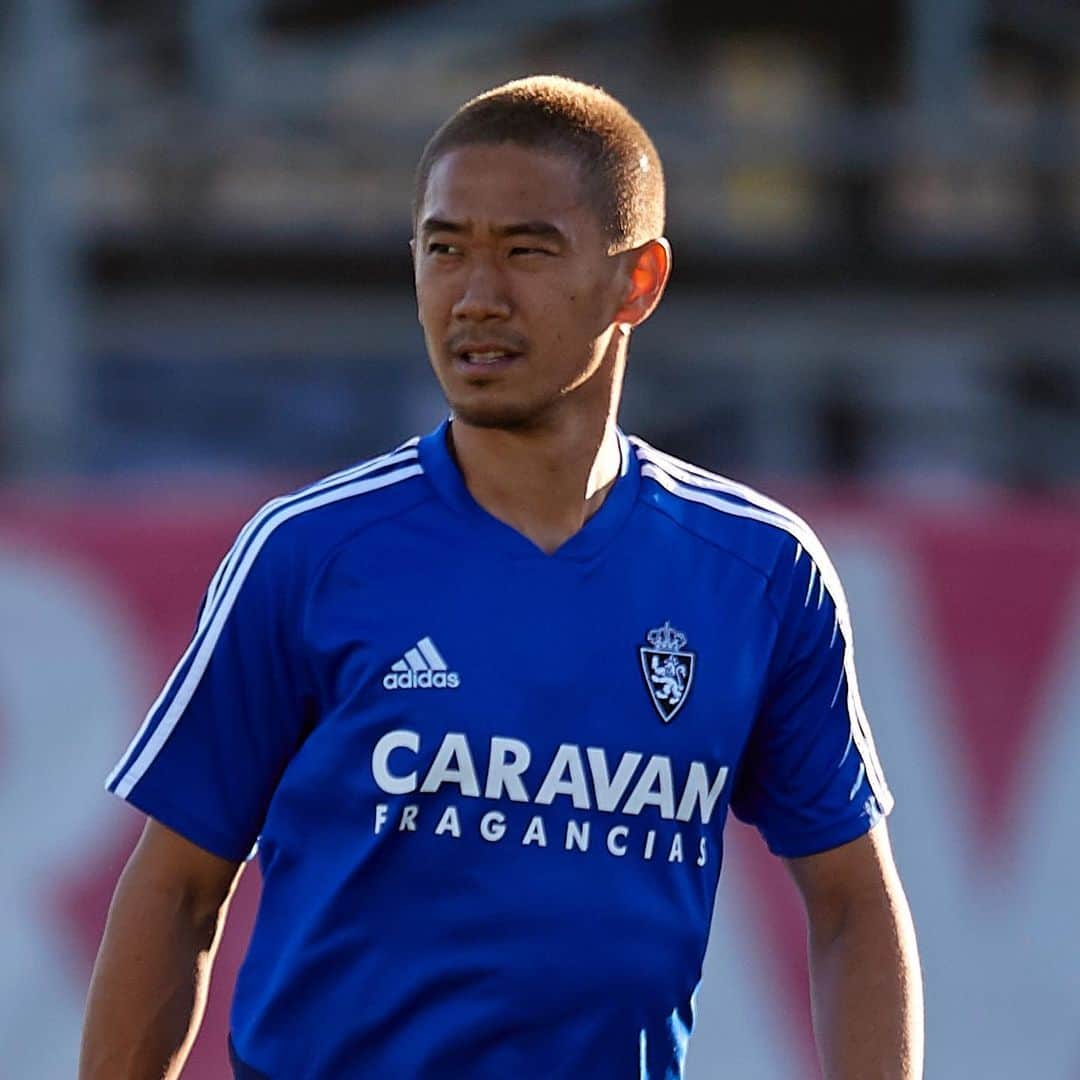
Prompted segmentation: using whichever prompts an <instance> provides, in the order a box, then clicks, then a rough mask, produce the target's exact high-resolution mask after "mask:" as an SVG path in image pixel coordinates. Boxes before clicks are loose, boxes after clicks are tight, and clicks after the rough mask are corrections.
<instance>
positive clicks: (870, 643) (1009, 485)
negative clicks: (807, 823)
mask: <svg viewBox="0 0 1080 1080" xmlns="http://www.w3.org/2000/svg"><path fill="white" fill-rule="evenodd" d="M532 72H555V73H560V74H566V75H570V76H573V77H576V78H581V79H584V80H586V81H590V82H595V83H599V84H601V85H603V86H604V87H605V88H607V89H608V90H610V91H611V92H612V93H614V94H615V95H616V96H617V97H619V98H620V99H621V100H623V101H624V102H625V103H626V104H627V105H628V106H629V107H630V109H631V110H632V111H633V112H634V113H635V114H636V115H637V116H638V118H639V119H640V120H641V121H642V122H643V123H644V124H645V126H646V127H647V128H648V130H649V131H650V133H651V134H652V135H653V137H654V140H655V142H656V144H657V146H658V148H659V150H660V153H661V156H662V157H663V159H664V162H665V166H666V170H667V177H668V185H669V236H670V238H671V240H672V244H673V247H674V251H675V273H674V276H673V280H672V283H671V286H670V288H669V291H668V295H667V297H666V298H665V300H664V303H663V305H662V306H661V308H660V309H659V311H658V312H657V314H656V315H655V316H654V318H653V319H652V320H651V321H650V323H649V324H648V325H646V326H645V327H643V328H642V329H641V330H640V331H638V332H637V333H636V334H635V338H634V343H633V348H632V352H631V374H630V379H629V383H628V388H627V396H626V402H625V408H624V412H623V425H624V427H626V428H627V429H629V430H633V431H636V432H638V433H640V434H641V435H643V436H644V437H646V438H647V439H649V440H651V441H653V442H655V443H657V444H659V445H660V446H662V447H663V448H665V449H667V450H669V451H671V452H673V453H675V454H678V455H680V456H687V457H690V458H691V459H692V460H695V461H696V462H698V463H699V464H702V465H705V466H708V467H711V468H715V469H717V470H719V471H721V472H724V473H727V474H734V475H735V476H737V477H738V478H739V479H742V480H746V481H749V482H752V483H755V484H757V485H760V486H763V487H765V488H766V489H767V490H769V491H770V493H772V494H775V495H778V496H780V497H781V498H784V499H785V500H786V501H788V502H789V503H791V504H793V505H794V506H795V507H796V509H798V510H799V511H800V512H802V513H805V514H806V515H807V516H809V517H810V518H811V521H812V522H813V523H814V524H815V526H817V528H818V530H819V532H821V534H822V536H823V538H824V539H825V541H826V543H827V544H828V546H829V547H830V549H831V550H832V552H833V554H834V557H835V560H836V562H837V564H838V567H839V569H840V572H841V575H842V576H843V577H844V579H845V581H846V582H847V586H848V591H849V596H850V599H851V603H852V610H853V615H854V620H855V626H856V633H857V635H858V639H859V643H860V671H861V677H862V682H863V686H864V695H865V697H866V699H867V704H868V711H869V713H870V715H871V718H872V720H873V722H874V724H875V730H876V733H877V738H878V743H879V747H880V749H881V751H882V756H883V758H884V762H885V766H886V770H887V772H888V773H889V776H890V779H891V780H892V783H893V786H894V788H895V789H896V793H897V796H898V805H899V809H898V810H897V813H896V816H895V819H894V824H893V827H892V828H893V835H894V842H895V846H896V848H897V851H898V857H899V859H900V863H901V869H902V870H903V872H904V875H905V880H906V881H907V882H908V886H909V891H910V892H911V894H912V902H913V906H914V908H915V914H916V919H917V922H918V923H919V927H920V932H921V933H922V940H923V948H924V962H925V965H926V969H927V980H928V1002H929V1005H930V1008H931V1018H930V1028H929V1032H930V1034H929V1040H930V1041H929V1047H930V1054H929V1059H928V1060H929V1067H928V1073H927V1075H928V1076H929V1077H932V1078H938V1077H941V1078H946V1080H953V1078H964V1077H975V1076H978V1077H980V1078H983V1077H985V1078H998V1077H1000V1078H1002V1080H1012V1078H1015V1077H1017V1076H1020V1075H1025V1074H1026V1075H1031V1076H1036V1077H1039V1078H1040V1080H1043V1078H1045V1080H1057V1078H1058V1077H1061V1078H1066V1077H1068V1078H1071V1080H1077V1078H1078V1077H1080V1037H1078V1036H1077V1035H1076V1034H1075V1033H1076V1031H1077V1030H1078V1024H1077V1021H1078V1020H1080V963H1077V960H1078V958H1080V931H1078V930H1077V929H1076V924H1075V915H1074V913H1075V911H1076V910H1077V898H1078V897H1080V869H1078V866H1080V860H1078V859H1077V857H1076V856H1077V842H1076V824H1077V822H1078V821H1080V795H1078V794H1077V792H1076V791H1075V790H1074V789H1073V787H1072V784H1071V777H1074V776H1076V775H1080V772H1078V770H1080V733H1078V732H1080V675H1078V674H1077V672H1080V586H1078V582H1080V498H1078V494H1080V5H1078V4H1077V3H1076V0H880V2H878V3H874V4H865V3H862V4H859V3H853V2H852V3H849V2H846V0H836V2H834V3H830V4H828V5H820V6H814V5H810V6H808V5H805V4H796V3H793V2H790V0H776V2H773V3H761V2H757V3H749V2H746V0H730V2H727V3H723V4H714V5H703V4H698V3H691V2H688V0H653V2H632V0H574V2H572V3H569V2H564V0H544V2H540V3H538V2H535V0H517V2H516V3H506V2H505V0H504V2H494V0H458V2H455V3H445V2H442V3H438V2H426V3H422V2H414V3H401V2H399V3H386V2H381V3H380V2H376V0H371V2H366V3H365V2H363V0H352V2H350V3H345V2H343V0H181V2H177V0H168V2H164V0H139V2H135V0H81V2H80V0H7V2H6V3H5V4H4V6H3V10H2V11H0V106H2V109H0V118H2V126H0V140H2V141H0V311H2V313H3V314H2V320H3V321H2V324H0V811H2V812H0V851H2V852H3V856H4V865H5V866H6V867H8V868H10V873H9V874H8V876H7V880H6V881H0V899H2V902H0V911H5V912H7V913H8V918H6V919H4V920H0V1080H8V1077H12V1078H15V1077H17V1078H20V1080H21V1078H23V1077H34V1078H36V1080H52V1078H53V1077H56V1078H60V1077H69V1076H71V1075H73V1069H74V1065H73V1062H74V1053H75V1051H74V1047H75V1045H76V1041H77V1035H78V1025H79V1018H80V1014H81V1008H82V999H83V994H84V992H85V985H86V978H87V974H88V971H89V964H90V961H91V960H92V956H93V951H94V948H95V947H96V943H97V939H98V937H99V935H100V930H101V921H102V918H103V915H104V909H105V906H106V904H107V901H108V896H109V893H110V891H111V887H112V884H113V883H114V881H115V876H116V873H117V871H118V868H119V866H120V865H121V863H122V860H123V857H124V856H125V854H126V852H127V850H128V849H129V848H130V844H131V842H132V839H133V837H134V836H135V834H136V832H137V829H138V822H137V820H136V819H135V818H136V816H135V815H134V814H133V813H132V812H130V811H127V810H125V809H124V808H123V807H119V806H114V805H113V803H112V801H111V800H110V799H108V798H107V797H106V796H105V795H104V794H103V793H101V782H102V780H103V777H104V775H105V773H106V772H107V771H108V769H109V768H110V767H111V765H112V763H113V762H114V760H115V758H116V757H117V756H118V755H119V753H120V752H121V750H122V749H123V746H124V745H125V743H126V739H127V737H128V736H129V735H130V733H131V732H132V731H133V730H134V728H135V727H136V726H137V724H138V722H139V720H140V719H141V714H142V711H143V710H144V709H145V708H146V706H147V704H148V703H149V701H150V700H151V699H152V697H153V696H154V694H155V693H156V689H157V687H158V686H159V685H160V682H161V681H162V679H164V677H165V676H166V675H167V673H168V671H169V668H170V666H171V663H172V662H173V661H174V660H175V658H176V657H177V656H178V654H179V652H180V650H181V649H182V647H183V645H184V642H185V639H186V637H187V634H188V633H189V632H190V627H191V622H192V620H193V618H194V613H195V608H196V605H197V603H198V599H199V596H200V594H201V591H202V588H203V586H204V584H205V582H206V580H207V579H208V577H209V575H210V574H211V572H212V570H213V567H214V565H215V564H216V562H217V560H218V559H219V558H220V557H221V555H222V554H223V552H224V551H225V550H226V549H227V547H228V545H229V542H230V538H231V536H232V535H233V534H234V533H235V530H236V529H237V527H238V526H239V525H240V524H241V523H242V521H243V520H244V519H245V518H246V517H247V516H248V515H249V514H250V513H251V512H252V511H253V510H254V509H255V507H256V506H257V505H258V504H259V502H261V501H262V499H263V498H265V497H266V496H268V495H269V494H271V493H273V492H274V491H276V490H280V488H281V487H283V486H294V485H295V484H296V483H302V482H305V481H307V480H310V479H313V478H315V477H316V476H318V475H320V474H322V473H325V472H327V471H330V470H333V469H337V468H340V467H342V466H344V465H346V464H348V463H350V462H352V461H355V460H357V459H360V458H363V457H366V456H369V455H371V454H374V453H376V452H379V451H382V450H384V449H387V448H389V447H390V446H393V445H396V444H397V443H398V442H400V441H401V440H402V439H403V438H404V437H406V436H408V435H410V434H412V433H413V432H416V431H424V430H427V429H429V428H430V427H432V426H434V425H435V423H436V422H437V421H438V420H439V419H440V417H441V415H442V412H443V404H442V401H441V399H440V397H439V394H438V391H437V388H436V386H435V384H434V381H433V380H432V379H431V378H430V376H429V373H428V370H427V365H426V360H425V357H424V352H423V342H422V338H421V335H420V331H419V327H418V326H417V324H416V321H415V309H414V304H413V298H412V293H411V271H410V266H409V260H408V249H407V240H408V236H409V231H410V222H409V212H410V198H411V186H412V170H413V166H414V163H415V161H416V159H417V157H418V155H419V153H420V151H421V149H422V147H423V145H424V143H425V141H426V140H427V138H428V137H429V136H430V134H431V133H432V132H433V130H434V129H435V127H437V125H438V124H439V123H440V122H441V121H442V120H443V119H444V118H445V117H446V116H447V115H448V114H449V113H450V112H451V111H453V109H454V108H456V107H457V105H458V104H460V103H461V102H462V101H464V100H465V99H467V98H468V97H469V96H471V95H472V94H474V93H476V92H478V91H480V90H482V89H486V88H487V87H489V86H491V85H494V84H496V83H498V82H500V81H503V80H505V79H509V78H513V77H517V76H520V75H522V74H527V73H532ZM248 877H249V878H254V874H249V875H248ZM255 890H256V883H255V882H254V881H250V882H249V883H248V885H247V886H246V889H245V891H244V893H242V895H241V897H240V900H239V901H238V905H237V914H236V917H235V919H234V923H235V925H234V927H233V929H232V932H231V936H230V939H229V941H228V942H227V943H226V946H225V951H224V956H223V961H222V964H221V965H220V968H221V970H220V974H219V978H218V979H217V982H216V985H215V997H214V1001H213V1003H212V1005H211V1010H210V1017H209V1020H208V1024H207V1030H206V1032H205V1036H204V1038H203V1039H202V1041H201V1043H200V1045H199V1047H198V1048H197V1051H196V1054H195V1057H194V1058H193V1062H192V1066H191V1068H190V1069H189V1071H188V1074H187V1075H190V1076H192V1077H195V1078H196V1080H200V1078H206V1080H214V1078H217V1077H224V1076H226V1075H227V1072H226V1067H225V1065H224V1055H223V1053H222V1039H223V1035H222V1032H223V1031H224V1011H223V1010H224V1006H223V1004H222V1003H223V1001H225V1000H226V999H227V997H228V991H229V983H230V979H231V972H232V970H234V967H235V962H236V958H237V956H238V955H239V954H240V953H241V952H242V948H243V941H242V937H243V931H244V927H245V926H246V923H245V920H249V919H250V911H251V909H252V906H253V904H254V902H255V900H254V897H255ZM800 919H801V916H800V914H799V912H798V910H797V908H796V907H795V906H794V905H793V900H792V896H791V891H790V888H789V886H788V885H787V884H786V882H785V881H784V880H783V878H782V876H778V874H777V871H776V868H775V866H773V865H772V862H771V861H770V860H767V859H765V858H763V857H762V855H761V851H760V845H759V844H758V843H757V842H756V840H755V839H753V838H751V837H747V836H744V835H743V834H742V832H741V831H740V830H738V829H734V830H733V841H732V851H731V854H730V865H729V866H728V867H727V870H726V872H725V877H724V880H723V881H722V883H721V895H720V900H719V903H718V911H717V929H716V931H715V932H714V935H713V946H712V949H711V951H710V954H709V957H708V959H707V964H706V978H705V983H704V985H703V988H702V993H701V1000H700V1006H701V1009H700V1013H699V1032H698V1035H697V1036H696V1037H695V1039H696V1044H692V1051H691V1066H690V1077H691V1080H706V1078H709V1077H720V1076H724V1077H740V1078H741V1077H745V1078H748V1080H774V1078H775V1080H781V1078H791V1077H804V1076H805V1077H813V1076H815V1075H816V1073H815V1066H814V1065H813V1058H812V1050H810V1049H808V1047H809V1043H808V1025H807V1020H806V992H805V970H804V965H803V960H802V944H801V937H800V935H801V930H800V926H799V922H800ZM461 1075H467V1070H463V1071H462V1073H461Z"/></svg>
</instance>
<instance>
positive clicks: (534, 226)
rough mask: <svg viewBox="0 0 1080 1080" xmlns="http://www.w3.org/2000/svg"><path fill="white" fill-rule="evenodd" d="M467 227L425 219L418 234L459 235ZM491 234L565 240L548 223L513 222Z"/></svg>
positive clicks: (556, 229)
mask: <svg viewBox="0 0 1080 1080" xmlns="http://www.w3.org/2000/svg"><path fill="white" fill-rule="evenodd" d="M468 231H469V228H468V226H467V225H464V224H462V223H461V222H456V221H444V220H443V219H442V218H434V217H429V218H425V219H424V221H423V222H422V223H421V225H420V233H421V235H423V236H430V235H431V233H436V232H440V233H450V234H452V235H460V234H461V233H465V232H468ZM492 232H493V233H494V234H495V235H496V236H498V237H501V238H507V237H512V236H539V237H547V238H549V239H552V240H565V239H566V234H565V233H564V232H563V231H562V229H560V228H559V227H558V226H557V225H553V224H552V223H551V222H550V221H515V222H513V223H512V224H510V225H497V226H495V228H494V229H492Z"/></svg>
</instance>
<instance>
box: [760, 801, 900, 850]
mask: <svg viewBox="0 0 1080 1080" xmlns="http://www.w3.org/2000/svg"><path fill="white" fill-rule="evenodd" d="M868 802H869V804H870V805H871V806H872V809H866V810H864V811H862V812H861V813H860V814H859V816H858V817H856V818H846V819H845V820H844V821H840V822H836V823H834V824H830V825H826V826H824V827H823V828H820V829H813V830H811V831H810V832H806V833H803V834H801V835H799V836H796V837H792V838H785V839H784V840H783V841H773V840H769V839H766V844H767V845H768V848H769V850H770V851H771V852H772V853H773V854H774V855H778V856H780V857H781V858H784V859H798V858H802V857H803V856H804V855H820V854H821V852H823V851H829V850H830V849H832V848H836V847H840V846H841V845H843V844H847V843H850V842H851V841H852V840H857V839H858V838H859V837H860V836H865V835H866V833H868V832H869V831H870V830H871V829H872V828H873V827H874V826H875V825H876V824H877V823H878V822H879V821H884V820H885V818H886V817H888V815H889V813H890V811H891V810H892V799H891V798H889V799H887V800H886V801H885V803H884V804H882V803H881V802H880V801H879V800H878V798H877V797H876V796H874V797H873V798H872V799H871V800H868Z"/></svg>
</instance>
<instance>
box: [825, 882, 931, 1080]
mask: <svg viewBox="0 0 1080 1080" xmlns="http://www.w3.org/2000/svg"><path fill="white" fill-rule="evenodd" d="M810 967H811V986H812V998H813V1011H814V1030H815V1033H816V1036H817V1042H818V1049H819V1052H820V1055H821V1059H822V1065H823V1067H824V1072H825V1077H826V1080H919V1078H921V1077H922V1074H923V999H922V976H921V973H920V970H919V957H918V950H917V948H916V944H915V932H914V929H913V927H912V923H911V914H910V912H909V910H908V905H907V900H906V899H905V897H904V893H903V890H902V888H901V887H900V884H899V881H897V882H895V884H894V885H893V886H892V887H891V888H889V889H888V891H887V892H886V894H885V895H874V896H871V897H868V898H867V899H866V900H865V901H864V902H858V903H853V904H852V905H851V906H850V908H849V910H848V911H847V912H846V913H845V916H844V918H843V920H842V921H841V922H840V924H839V925H838V926H837V927H836V929H835V933H832V934H831V935H830V936H828V937H827V938H826V937H824V935H822V934H820V933H819V934H815V932H814V930H813V928H811V934H810Z"/></svg>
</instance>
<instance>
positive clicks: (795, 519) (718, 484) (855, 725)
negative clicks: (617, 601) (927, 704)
mask: <svg viewBox="0 0 1080 1080" xmlns="http://www.w3.org/2000/svg"><path fill="white" fill-rule="evenodd" d="M635 445H636V446H637V450H638V454H639V456H640V457H641V458H642V459H643V460H644V461H645V462H646V464H644V465H642V468H641V474H642V476H647V477H649V478H650V479H652V480H655V481H656V482H657V483H658V484H660V486H661V487H663V488H664V489H665V490H667V491H669V492H671V494H673V495H677V496H678V497H679V498H682V499H686V500H687V501H688V502H694V503H698V504H700V505H702V506H708V507H710V508H711V509H713V510H718V511H720V512H721V513H724V514H730V515H732V516H733V517H742V518H748V519H750V520H753V521H760V522H763V523H765V524H767V525H772V526H774V527H775V528H778V529H781V530H783V531H784V532H786V533H787V534H788V535H789V536H791V537H793V538H794V539H795V541H796V542H797V543H798V544H799V545H800V547H801V549H802V551H805V552H806V553H807V554H808V555H809V556H810V559H811V560H812V562H813V563H814V564H815V565H816V566H817V568H818V572H819V574H820V575H821V581H822V582H823V583H824V586H825V588H826V590H827V591H828V593H829V595H830V596H831V597H832V601H833V605H834V607H835V608H836V617H837V621H838V623H839V625H840V632H841V634H842V635H843V637H844V645H845V648H844V672H845V674H846V675H847V684H848V695H847V696H848V717H849V719H850V721H851V734H852V738H853V739H854V741H855V745H856V746H857V747H858V750H859V753H860V754H861V755H862V759H863V762H864V763H865V764H866V775H867V779H868V780H869V781H870V786H871V788H872V789H873V792H874V794H875V795H876V796H877V799H878V802H879V803H880V804H881V806H882V809H883V810H885V811H886V812H888V811H889V810H890V809H891V808H892V804H893V799H892V795H891V793H890V792H889V788H888V785H887V784H886V782H885V774H884V773H883V771H882V768H881V763H880V762H879V760H878V756H877V750H876V749H875V747H874V739H873V735H872V734H871V732H870V725H869V722H868V721H867V719H866V713H865V711H864V710H863V705H862V698H861V696H860V694H859V685H858V680H857V677H856V674H855V656H854V647H853V635H852V631H851V616H850V614H849V612H848V606H847V597H846V596H845V595H844V589H843V586H842V585H841V584H840V577H839V575H838V574H837V572H836V568H835V567H834V566H833V564H832V560H831V559H830V558H829V556H828V553H827V552H826V551H825V547H824V545H823V544H822V543H821V541H820V540H819V539H818V538H817V536H816V534H815V533H814V531H813V530H812V529H811V528H810V526H809V525H807V524H806V522H805V521H803V519H802V518H800V517H799V516H798V515H796V514H793V513H792V512H791V511H790V510H788V509H787V508H786V507H784V506H782V505H781V504H780V503H777V502H774V501H773V500H772V499H768V498H766V497H765V496H763V495H759V494H758V493H757V492H756V491H754V490H753V489H752V488H748V487H746V486H745V485H743V484H736V483H735V482H734V481H727V480H724V479H723V478H721V477H719V476H714V475H712V474H710V473H705V472H704V470H699V469H696V468H694V469H692V468H690V467H685V466H684V464H683V463H682V462H679V461H677V460H676V459H675V458H669V457H668V455H666V454H661V453H660V452H659V451H656V450H653V448H652V447H650V446H647V445H644V444H642V443H640V442H636V443H635ZM669 461H670V462H671V463H672V464H670V465H669V464H668V462H669ZM724 496H735V497H736V498H738V499H741V500H744V501H743V502H736V501H734V500H733V499H732V498H730V497H728V498H725V497H724ZM747 503H749V505H747ZM774 508H775V509H774ZM799 554H801V551H800V552H798V553H797V554H796V561H798V557H799ZM808 595H809V594H808Z"/></svg>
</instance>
